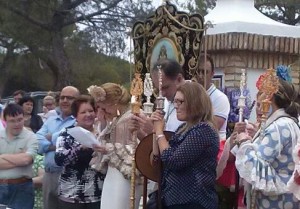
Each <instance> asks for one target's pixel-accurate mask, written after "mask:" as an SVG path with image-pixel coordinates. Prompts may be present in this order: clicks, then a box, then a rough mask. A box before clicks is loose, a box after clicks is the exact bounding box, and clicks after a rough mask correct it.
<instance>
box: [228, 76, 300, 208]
mask: <svg viewBox="0 0 300 209" xmlns="http://www.w3.org/2000/svg"><path fill="white" fill-rule="evenodd" d="M296 98H297V91H295V88H294V86H293V85H292V84H289V83H288V82H286V81H284V80H282V79H279V89H278V91H277V93H275V94H274V95H273V97H272V98H271V114H270V116H269V117H268V119H267V121H266V124H265V129H264V132H260V130H259V131H258V132H257V133H256V135H255V136H254V137H253V138H252V137H250V136H249V135H248V134H247V133H244V132H243V133H240V134H239V135H238V136H237V141H239V142H240V143H241V145H240V146H239V147H237V146H236V147H234V149H233V150H232V152H234V153H235V154H236V168H237V169H238V171H239V174H240V176H241V178H243V179H244V180H246V181H247V182H248V183H249V184H250V185H251V187H252V192H251V197H250V199H249V198H248V201H247V202H248V205H247V208H250V207H251V209H252V208H256V209H271V208H278V209H287V208H290V209H299V208H300V202H299V201H298V200H297V199H296V198H295V197H294V195H293V193H291V192H290V191H289V188H288V187H287V182H288V181H289V180H290V179H291V177H292V174H293V171H294V169H295V163H294V161H293V156H292V154H293V148H294V147H295V145H296V144H297V140H299V139H300V130H299V127H298V124H297V123H298V119H297V118H298V110H299V109H298V104H297V103H296V102H295V101H296ZM261 133H263V135H261ZM260 135H261V136H260ZM251 141H252V143H251ZM249 200H251V201H249ZM250 202H251V204H250Z"/></svg>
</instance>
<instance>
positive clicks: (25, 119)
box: [0, 56, 300, 209]
mask: <svg viewBox="0 0 300 209" xmlns="http://www.w3.org/2000/svg"><path fill="white" fill-rule="evenodd" d="M198 61H199V66H198V71H197V73H196V75H195V78H194V79H193V81H194V82H191V81H186V80H185V79H184V72H183V70H182V68H181V66H180V64H179V63H178V62H176V61H174V60H170V59H163V60H159V61H158V62H157V63H156V65H155V66H154V67H153V69H151V72H150V74H151V78H152V81H153V86H154V87H155V88H157V89H160V90H161V94H162V96H163V97H164V98H165V101H164V109H163V110H159V109H158V110H156V111H154V112H153V113H152V115H151V116H146V114H144V113H143V112H141V113H140V114H132V113H131V106H130V102H131V96H130V94H129V92H128V90H127V89H126V88H124V87H123V86H121V85H119V84H115V83H105V84H102V85H101V86H91V87H89V88H88V93H89V94H87V95H84V94H80V92H79V90H78V89H77V88H76V87H73V86H66V87H64V88H63V89H62V90H61V92H60V94H59V97H58V98H57V99H56V98H54V97H53V96H51V95H49V96H46V97H45V98H44V100H43V105H44V112H43V113H40V114H35V113H34V112H33V108H34V105H35V101H34V100H33V98H31V97H27V96H25V94H24V92H23V91H17V92H15V93H14V99H15V102H14V103H11V104H7V105H6V107H4V108H3V110H2V112H1V115H2V116H1V121H0V204H3V205H5V206H7V207H8V208H13V209H32V208H34V209H42V208H43V209H61V208H66V209H69V208H70V209H77V208H78V209H99V208H101V209H129V208H130V209H133V208H131V207H130V205H131V204H132V202H131V201H133V202H135V204H134V205H135V209H137V208H139V202H140V199H141V197H142V192H143V176H142V175H141V173H140V172H138V171H136V172H132V157H133V156H132V154H133V153H132V150H134V148H133V147H132V145H133V144H135V143H133V140H137V141H136V143H139V142H140V141H141V140H143V138H145V137H146V136H147V135H149V134H154V136H155V137H154V139H153V140H154V141H153V151H152V154H151V155H150V156H149V160H150V161H151V163H152V165H153V166H154V167H156V166H155V165H156V164H160V163H162V168H161V171H160V172H161V178H160V182H158V183H156V182H151V181H148V182H149V183H148V186H149V188H150V189H149V190H150V191H149V196H148V197H149V198H148V202H147V205H146V208H147V209H154V208H155V209H156V208H159V206H160V205H162V208H164V209H232V208H240V209H246V208H251V209H252V208H253V209H254V208H255V209H271V208H279V209H288V208H291V209H299V208H300V187H299V186H300V173H299V172H300V156H299V153H300V152H299V150H300V149H299V148H300V128H299V111H300V105H299V100H300V99H299V98H300V96H299V89H297V88H295V86H294V85H292V84H291V83H289V82H288V81H286V80H284V78H282V77H280V76H278V79H279V82H278V90H277V91H276V92H274V94H273V95H271V97H269V98H266V95H265V93H264V92H262V91H258V94H257V109H256V113H257V121H253V123H251V122H250V123H247V122H238V123H236V124H235V128H234V131H233V133H232V134H231V136H230V137H229V138H228V139H226V125H227V119H228V114H229V111H230V104H229V101H228V98H227V97H226V95H225V94H224V93H223V92H222V91H220V90H219V89H217V88H216V86H215V85H214V84H213V83H212V78H213V76H214V63H213V60H212V59H211V58H210V57H209V56H207V57H204V56H200V58H199V60H198ZM158 66H159V67H158ZM159 69H160V70H161V79H160V78H159V75H160V73H159V72H158V71H159ZM160 81H161V83H160ZM259 90H260V89H259ZM266 99H268V101H269V105H270V108H269V110H270V111H269V113H268V116H267V119H266V121H265V122H264V125H263V126H262V127H261V121H260V120H259V119H260V117H261V111H260V106H262V102H263V101H265V100H266ZM76 128H77V129H76ZM75 129H76V130H80V131H82V130H84V131H82V133H85V134H83V135H81V137H83V138H80V139H79V138H77V137H78V136H77V135H76V136H75V135H74V134H73V133H74V130H75ZM164 131H171V132H174V135H173V136H172V137H171V138H167V136H166V135H165V132H164ZM80 133H81V132H80ZM88 133H89V134H91V135H92V136H93V137H94V138H95V139H96V140H97V141H98V143H96V144H93V145H90V146H87V145H85V144H84V143H83V142H82V141H85V140H88V139H87V138H88ZM134 136H137V138H136V137H134ZM85 137H86V138H85ZM157 168H159V166H157ZM133 174H134V175H135V185H133V186H134V191H135V192H134V197H132V196H131V190H132V182H131V181H132V178H131V177H132V175H133ZM236 174H239V175H236ZM238 176H239V178H238ZM237 182H239V183H238V184H237ZM158 184H159V185H158ZM237 186H238V188H235V187H237ZM158 189H159V190H160V191H161V192H159V191H158Z"/></svg>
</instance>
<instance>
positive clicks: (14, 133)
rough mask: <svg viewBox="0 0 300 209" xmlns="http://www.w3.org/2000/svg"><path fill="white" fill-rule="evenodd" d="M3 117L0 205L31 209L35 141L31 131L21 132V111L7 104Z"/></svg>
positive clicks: (22, 125)
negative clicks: (4, 126) (4, 123)
mask: <svg viewBox="0 0 300 209" xmlns="http://www.w3.org/2000/svg"><path fill="white" fill-rule="evenodd" d="M3 117H4V120H5V122H6V128H5V129H4V130H2V131H0V204H4V205H7V206H8V207H9V208H16V209H18V208H22V209H32V208H33V204H34V190H33V184H32V177H33V170H32V163H33V158H34V156H35V155H36V153H37V149H38V141H37V139H36V136H35V134H34V133H33V132H32V131H29V130H27V129H26V128H24V113H23V109H22V107H20V106H19V105H17V104H8V105H7V107H6V108H5V109H4V112H3Z"/></svg>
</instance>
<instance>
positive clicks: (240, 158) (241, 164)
mask: <svg viewBox="0 0 300 209" xmlns="http://www.w3.org/2000/svg"><path fill="white" fill-rule="evenodd" d="M249 148H250V149H251V150H253V149H254V146H253V145H252V144H246V145H244V146H242V147H240V149H239V150H238V152H237V155H236V161H235V165H236V168H237V169H238V171H239V174H240V176H241V177H242V178H243V179H245V180H246V181H247V182H248V183H250V184H251V185H252V188H253V189H255V190H260V191H261V192H262V193H263V194H264V195H279V194H283V193H287V191H288V189H287V186H286V184H285V183H284V182H283V181H281V179H280V178H279V177H278V176H276V175H274V173H275V170H274V168H272V167H271V166H270V164H269V162H267V161H265V160H263V159H260V158H259V157H257V156H256V158H257V162H255V163H254V162H252V161H249V159H248V156H247V155H245V152H246V150H247V149H249Z"/></svg>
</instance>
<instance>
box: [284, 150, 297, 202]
mask: <svg viewBox="0 0 300 209" xmlns="http://www.w3.org/2000/svg"><path fill="white" fill-rule="evenodd" d="M299 151H300V144H297V145H296V146H295V148H294V150H293V159H294V162H295V170H294V172H293V175H292V177H291V178H290V180H289V181H288V183H287V189H288V190H289V192H290V193H293V194H294V196H295V197H296V198H297V199H298V200H300V184H299V183H298V182H296V181H297V180H299V178H300V177H299V174H300V157H299ZM296 172H298V176H296ZM297 178H298V179H297Z"/></svg>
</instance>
